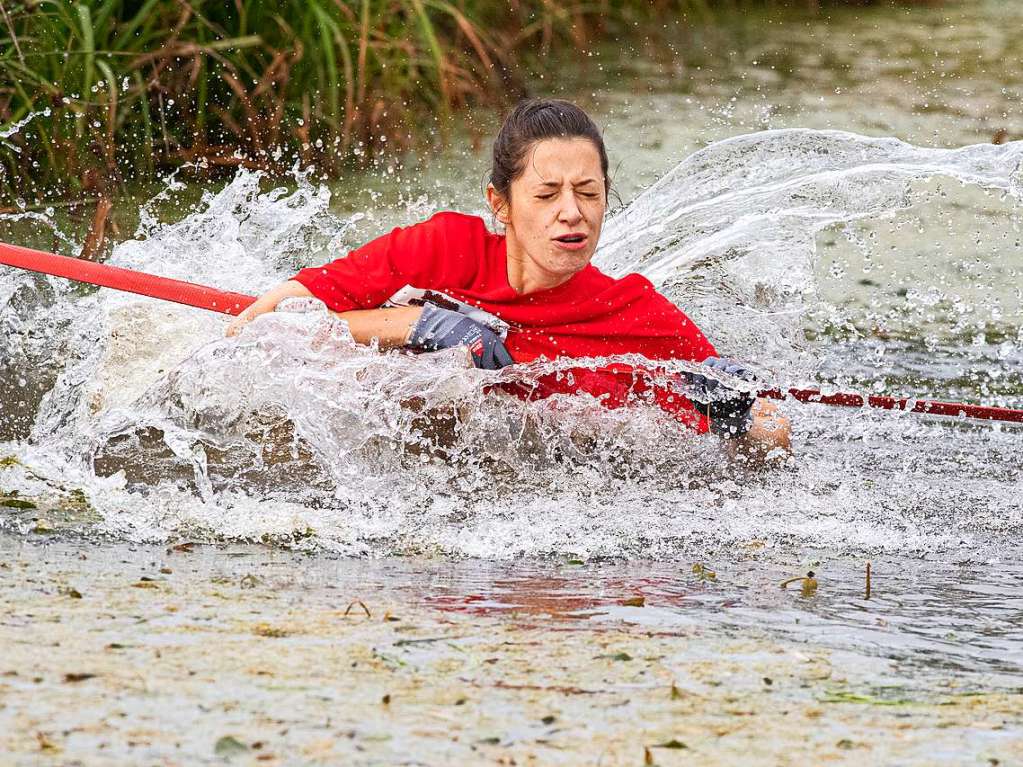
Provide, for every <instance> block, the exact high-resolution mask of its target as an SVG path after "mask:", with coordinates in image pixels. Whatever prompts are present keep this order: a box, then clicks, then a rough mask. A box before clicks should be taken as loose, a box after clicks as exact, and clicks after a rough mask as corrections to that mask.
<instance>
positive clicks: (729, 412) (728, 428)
mask: <svg viewBox="0 0 1023 767" xmlns="http://www.w3.org/2000/svg"><path fill="white" fill-rule="evenodd" d="M701 364H702V365H703V366H704V367H706V368H710V369H711V370H713V371H716V372H720V373H724V374H725V375H729V376H734V377H736V378H741V379H742V380H743V381H756V380H757V377H756V375H754V374H753V371H751V370H750V369H749V368H747V367H746V366H745V365H744V364H743V363H742V362H739V361H738V360H733V359H728V358H723V357H708V358H707V359H705V360H704V361H703V362H702V363H701ZM685 377H686V382H687V383H688V384H689V385H690V386H691V387H692V390H693V395H692V396H693V397H695V398H696V399H697V400H700V403H699V405H698V406H697V409H698V410H699V411H700V412H701V413H706V414H707V416H708V417H709V419H710V430H711V432H713V433H714V434H717V435H718V436H721V437H741V436H742V435H744V434H745V433H746V432H748V431H749V430H750V427H751V426H752V425H753V414H752V410H753V403H754V402H755V401H756V397H755V396H754V395H753V394H752V393H750V392H745V391H739V390H737V389H730V388H729V387H728V386H727V385H725V384H723V383H722V382H721V381H718V380H717V379H716V378H710V377H708V376H704V375H700V374H699V373H686V374H685ZM722 390H724V391H722ZM724 395H727V396H724Z"/></svg>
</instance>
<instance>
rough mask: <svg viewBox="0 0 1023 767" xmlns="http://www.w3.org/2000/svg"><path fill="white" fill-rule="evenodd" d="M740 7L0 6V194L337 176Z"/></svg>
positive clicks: (653, 1) (375, 2)
mask: <svg viewBox="0 0 1023 767" xmlns="http://www.w3.org/2000/svg"><path fill="white" fill-rule="evenodd" d="M775 4H776V5H784V3H781V2H776V3H775ZM792 4H793V5H797V6H799V7H803V8H811V9H812V8H814V7H816V5H817V0H798V2H795V1H794V2H793V3H792ZM746 5H749V6H765V5H768V6H769V5H771V3H770V0H759V2H758V1H757V0H729V2H722V3H712V2H710V0H509V2H502V3H495V2H486V1H485V0H281V1H280V2H274V3H271V2H261V1H260V0H234V1H233V2H223V1H221V2H210V1H209V0H176V1H174V0H82V1H81V2H73V1H72V0H13V1H12V0H5V1H3V2H0V13H2V18H0V126H3V127H0V188H2V189H3V191H4V192H5V193H8V194H10V193H15V192H16V193H18V194H19V195H21V196H23V197H28V198H32V200H38V199H41V198H51V199H52V198H53V197H54V196H55V195H61V194H73V193H75V192H81V191H86V192H98V193H101V194H102V193H103V192H104V190H105V189H106V188H109V187H111V186H114V185H117V184H120V183H122V182H124V181H126V180H131V179H134V178H136V177H138V176H141V177H143V178H144V177H150V176H152V174H153V173H154V171H156V170H157V169H158V168H160V167H174V166H178V165H181V164H183V163H199V164H200V165H203V166H205V167H208V168H216V167H231V166H237V165H243V164H244V165H246V166H248V167H256V168H262V169H265V170H267V171H270V172H275V173H279V172H282V171H284V170H286V169H287V168H288V167H290V166H291V165H292V164H293V163H294V162H295V161H296V160H297V161H299V162H300V163H301V164H302V165H303V166H309V165H312V166H316V167H317V168H319V169H320V170H322V171H323V172H325V173H328V174H334V173H337V172H338V171H339V170H340V169H341V168H342V167H344V166H345V165H347V164H351V163H352V162H360V161H365V159H366V158H369V157H373V156H375V155H378V154H380V153H383V152H393V151H396V150H402V149H406V148H409V147H410V146H412V145H413V144H414V143H416V142H420V141H423V140H424V139H427V138H430V137H431V136H434V135H440V136H442V135H443V126H444V124H445V120H444V119H443V118H444V117H446V116H447V115H449V114H450V113H452V112H453V111H455V110H458V109H459V108H462V107H464V106H466V105H468V104H487V105H494V106H497V105H500V104H503V103H507V102H508V101H511V100H513V99H514V98H517V97H518V96H520V95H522V94H524V93H525V92H527V90H528V88H527V87H526V84H527V79H528V78H527V77H526V74H525V73H526V71H527V70H528V67H530V66H536V67H537V68H539V69H540V70H542V68H543V62H544V61H545V58H546V55H547V54H548V53H549V52H550V51H551V49H552V47H555V46H572V47H574V48H576V49H579V50H585V49H586V48H587V47H588V46H589V45H591V44H592V43H593V42H594V41H597V40H600V39H603V38H608V37H615V38H617V36H619V35H620V34H625V33H627V30H628V29H629V28H631V27H633V25H635V24H637V23H640V22H644V21H651V22H652V21H655V20H656V21H659V22H663V21H664V20H665V19H674V20H677V21H679V23H682V24H689V23H708V22H710V21H712V20H713V14H714V13H718V12H719V11H718V10H717V9H719V8H724V7H726V6H727V7H728V9H730V10H733V11H734V10H736V9H739V8H742V7H745V6H746ZM712 9H715V10H713V11H712Z"/></svg>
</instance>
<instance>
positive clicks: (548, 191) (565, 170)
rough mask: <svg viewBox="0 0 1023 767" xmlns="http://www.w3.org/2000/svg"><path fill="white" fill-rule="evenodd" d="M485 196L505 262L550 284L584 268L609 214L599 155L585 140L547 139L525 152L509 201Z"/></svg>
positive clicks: (491, 191) (494, 195)
mask: <svg viewBox="0 0 1023 767" xmlns="http://www.w3.org/2000/svg"><path fill="white" fill-rule="evenodd" d="M487 196H488V198H489V200H490V203H491V206H492V207H493V208H494V212H495V214H496V215H497V218H498V220H499V221H501V222H502V223H504V225H505V232H506V234H507V237H508V246H509V247H508V252H509V257H519V258H522V259H524V260H525V261H527V262H528V263H527V265H528V266H529V267H530V268H531V269H532V270H537V271H539V273H540V274H542V275H543V276H544V277H546V278H547V279H548V280H549V281H550V282H551V283H552V284H559V283H561V282H564V281H565V280H567V279H568V278H569V277H571V276H572V275H573V274H575V273H576V272H578V271H580V270H581V269H583V268H584V267H585V266H586V265H587V264H588V263H590V259H591V258H593V253H594V251H595V250H596V249H597V240H598V239H599V238H600V229H601V226H603V223H604V211H605V210H606V209H607V196H606V193H605V189H604V173H603V171H602V170H601V167H600V154H599V153H598V152H597V148H596V147H595V146H594V145H593V142H592V141H590V140H589V139H586V138H563V139H562V138H558V139H545V140H543V141H538V142H537V143H535V144H534V145H533V146H532V147H531V148H530V149H529V150H528V152H527V153H526V163H525V168H524V170H523V172H522V173H521V175H519V177H518V178H516V179H515V180H514V181H512V183H511V200H504V199H502V198H501V197H500V195H499V194H497V192H496V190H494V189H493V187H490V188H489V189H488V190H487Z"/></svg>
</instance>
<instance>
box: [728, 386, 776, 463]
mask: <svg viewBox="0 0 1023 767" xmlns="http://www.w3.org/2000/svg"><path fill="white" fill-rule="evenodd" d="M752 414H753V425H752V426H750V429H749V431H748V432H746V434H745V435H743V436H742V437H739V438H738V439H734V440H728V449H729V453H730V454H731V455H732V457H738V456H741V457H742V458H743V459H745V460H746V461H749V462H752V463H755V464H763V463H767V462H773V461H774V460H777V459H782V458H787V457H788V456H790V455H791V454H792V439H791V437H792V430H791V428H790V425H789V419H788V418H786V417H785V416H783V415H782V414H781V413H780V412H779V411H778V406H777V405H776V404H774V403H773V402H771V401H770V400H766V399H758V400H757V401H756V402H754V403H753V410H752Z"/></svg>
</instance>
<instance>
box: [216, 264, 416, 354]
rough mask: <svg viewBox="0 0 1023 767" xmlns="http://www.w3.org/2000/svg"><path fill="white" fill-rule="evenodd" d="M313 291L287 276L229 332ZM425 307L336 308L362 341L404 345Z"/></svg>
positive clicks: (229, 327)
mask: <svg viewBox="0 0 1023 767" xmlns="http://www.w3.org/2000/svg"><path fill="white" fill-rule="evenodd" d="M312 297H313V294H312V293H311V292H310V291H309V289H308V288H307V287H306V286H305V285H303V284H302V283H300V282H298V281H296V280H288V281H287V282H283V283H281V284H280V285H278V286H277V287H275V288H272V289H270V290H268V291H267V292H266V293H264V294H263V295H261V296H260V297H259V298H258V299H256V302H255V303H253V304H252V305H251V306H249V307H248V308H247V309H246V310H245V311H243V312H242V313H241V314H239V315H238V316H237V317H236V318H235V319H234V321H232V322H231V324H230V325H228V326H227V335H228V336H234V335H237V334H238V333H239V331H241V329H242V328H243V327H245V326H246V325H247V324H249V323H250V322H252V320H254V319H256V317H258V316H259V315H261V314H266V313H267V312H272V311H274V310H275V309H276V308H277V305H278V304H279V303H280V302H281V301H283V300H284V299H285V298H312ZM422 312H423V309H422V307H420V306H395V307H391V308H387V309H353V310H351V311H347V312H335V313H334V314H335V316H337V317H340V318H341V319H343V320H345V321H346V322H347V323H348V328H349V330H351V333H352V338H354V339H355V340H356V342H358V343H360V344H367V345H368V344H370V343H372V342H373V340H374V339H376V340H377V341H378V342H379V344H380V348H381V349H393V348H396V347H399V346H404V345H405V342H406V341H407V340H408V336H409V332H410V331H411V329H412V326H413V325H415V324H416V321H417V320H418V319H419V315H420V314H422Z"/></svg>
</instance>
